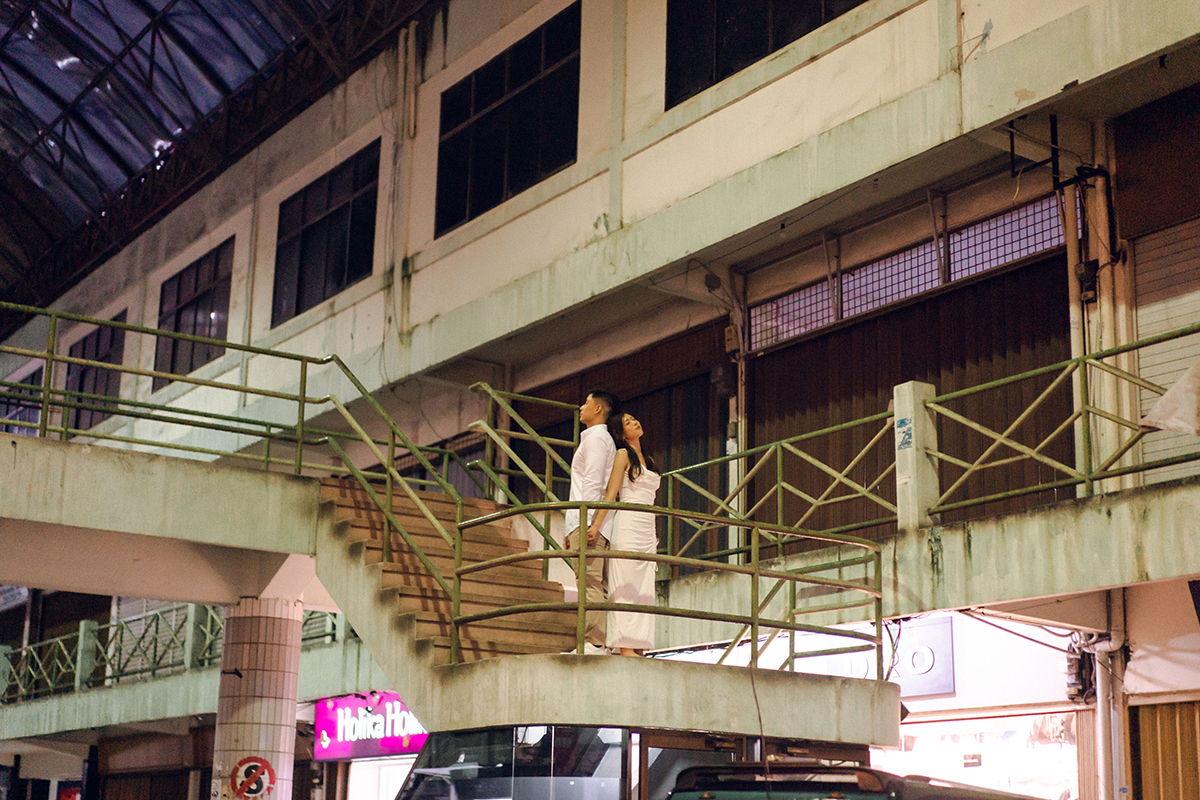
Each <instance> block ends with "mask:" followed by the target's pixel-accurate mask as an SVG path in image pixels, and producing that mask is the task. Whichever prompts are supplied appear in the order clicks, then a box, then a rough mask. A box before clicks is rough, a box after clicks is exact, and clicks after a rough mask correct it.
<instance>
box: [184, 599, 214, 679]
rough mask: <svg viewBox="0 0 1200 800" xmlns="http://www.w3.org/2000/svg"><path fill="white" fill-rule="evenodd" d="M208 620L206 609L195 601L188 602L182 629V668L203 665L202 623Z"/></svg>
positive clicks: (203, 636) (190, 668)
mask: <svg viewBox="0 0 1200 800" xmlns="http://www.w3.org/2000/svg"><path fill="white" fill-rule="evenodd" d="M207 620H208V609H207V608H205V607H204V606H201V605H197V604H195V603H188V607H187V619H186V621H185V622H184V629H183V668H184V669H185V670H193V669H200V667H202V666H204V664H203V663H201V662H203V660H204V650H205V644H207V642H206V641H205V638H206V637H205V632H204V623H205V622H207Z"/></svg>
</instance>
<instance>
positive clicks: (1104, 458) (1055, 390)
mask: <svg viewBox="0 0 1200 800" xmlns="http://www.w3.org/2000/svg"><path fill="white" fill-rule="evenodd" d="M1195 334H1200V324H1197V325H1190V326H1188V327H1186V328H1181V329H1179V330H1175V331H1171V332H1169V333H1164V334H1162V335H1159V336H1152V337H1148V338H1145V339H1141V340H1139V341H1136V342H1132V343H1130V344H1127V345H1122V346H1120V347H1113V348H1110V349H1108V350H1103V351H1100V352H1096V353H1092V354H1089V355H1086V356H1081V357H1079V358H1072V359H1069V360H1066V361H1061V362H1059V363H1057V364H1050V365H1048V366H1045V367H1041V368H1038V369H1034V370H1029V371H1028V372H1023V373H1021V374H1019V375H1013V376H1011V377H1006V378H1002V379H1000V380H995V381H990V382H988V383H984V384H981V385H979V386H973V387H971V388H968V389H963V390H961V391H957V392H950V393H947V394H944V395H941V396H939V397H935V398H933V399H932V400H930V401H928V402H927V403H926V404H925V405H926V408H928V409H930V410H931V411H933V412H934V413H935V414H937V415H938V416H940V417H942V418H943V419H944V420H945V423H944V424H956V425H960V426H963V427H964V428H966V429H967V430H969V431H971V432H973V433H974V434H976V435H978V436H979V437H980V438H981V439H982V441H983V442H985V443H986V444H985V446H984V447H983V448H982V449H981V450H980V452H979V453H978V455H976V456H975V457H974V458H969V457H968V458H961V457H957V456H954V455H951V454H949V453H946V452H943V451H941V450H940V449H939V450H929V451H928V454H929V455H930V456H932V457H934V458H935V459H937V460H939V461H940V462H942V463H944V464H948V465H951V466H952V467H955V468H957V469H959V470H960V472H959V474H958V475H957V477H955V478H954V479H953V480H951V481H950V484H949V486H947V487H945V488H944V489H943V490H942V491H941V495H940V497H939V498H938V500H937V502H936V503H935V504H934V505H933V506H932V507H931V508H930V513H931V514H936V513H939V512H944V511H951V510H955V509H962V508H970V507H974V506H979V505H982V504H985V503H991V502H996V501H1002V500H1008V499H1011V498H1016V497H1023V496H1026V495H1029V494H1034V493H1038V492H1044V491H1048V490H1053V489H1059V488H1064V487H1078V491H1079V493H1080V494H1081V495H1082V496H1085V497H1090V496H1092V495H1094V494H1095V493H1096V491H1097V486H1098V484H1100V483H1101V482H1102V481H1108V480H1112V479H1116V478H1121V477H1123V476H1127V475H1133V474H1137V473H1144V472H1148V471H1150V470H1155V469H1161V468H1163V467H1170V466H1176V465H1179V464H1185V463H1188V462H1192V461H1197V460H1200V449H1195V450H1192V451H1191V452H1186V453H1181V454H1176V455H1172V456H1169V457H1164V458H1153V459H1148V460H1147V459H1145V458H1143V457H1139V456H1138V448H1137V446H1138V445H1139V444H1140V443H1141V442H1142V441H1143V440H1144V439H1145V437H1146V436H1147V435H1148V434H1150V433H1151V432H1152V431H1151V429H1149V428H1146V427H1143V426H1142V425H1141V414H1140V411H1139V410H1138V409H1139V407H1140V402H1137V401H1136V400H1135V401H1133V402H1131V403H1130V402H1127V403H1125V404H1123V405H1124V406H1125V407H1126V411H1125V413H1124V415H1122V414H1120V413H1116V412H1115V411H1114V409H1113V408H1111V407H1110V408H1103V407H1102V406H1101V404H1100V402H1098V401H1097V399H1096V398H1097V396H1098V395H1099V394H1101V393H1102V392H1101V391H1098V385H1100V384H1102V382H1105V381H1107V382H1108V385H1107V386H1106V387H1104V390H1105V391H1106V392H1107V394H1108V395H1109V397H1110V399H1111V398H1113V397H1117V396H1119V395H1120V394H1122V393H1125V394H1126V395H1127V396H1128V395H1129V391H1127V390H1133V391H1134V392H1136V391H1137V390H1145V391H1147V392H1150V393H1151V394H1154V395H1160V396H1161V395H1162V394H1164V393H1165V392H1166V390H1167V387H1163V386H1159V385H1157V384H1155V383H1153V382H1151V381H1148V380H1146V379H1144V378H1142V377H1141V376H1140V375H1138V374H1137V372H1136V371H1135V369H1133V368H1132V364H1129V363H1126V364H1124V365H1122V362H1129V361H1132V360H1133V359H1132V358H1131V356H1132V355H1134V354H1137V353H1139V352H1140V351H1142V350H1144V349H1146V348H1148V347H1152V346H1154V345H1159V344H1164V343H1167V342H1171V341H1174V340H1177V339H1180V338H1183V337H1185V336H1191V335H1195ZM1034 383H1045V386H1044V387H1042V388H1040V389H1035V390H1030V391H1031V393H1036V396H1035V397H1034V398H1033V400H1032V401H1031V402H1029V403H1028V404H1027V405H1025V406H1024V407H1023V408H1021V409H1020V410H1019V412H1018V413H1017V414H1015V415H1014V416H1013V417H1012V419H1011V421H1010V422H1009V423H1008V424H1007V425H1006V427H1005V428H1004V429H1003V430H996V429H993V428H989V427H987V426H985V425H983V424H981V423H980V422H978V421H976V420H973V419H971V418H970V417H969V416H968V415H967V414H966V413H963V412H961V411H956V410H954V409H952V408H951V404H952V403H954V402H955V401H963V400H966V399H968V398H969V399H972V400H974V401H975V402H976V404H977V405H989V401H991V400H992V398H994V397H996V396H997V394H999V393H1003V392H1009V391H1011V390H1012V389H1013V388H1014V387H1021V386H1029V385H1031V384H1034ZM1067 393H1071V394H1073V401H1072V402H1070V403H1069V406H1070V411H1069V413H1068V414H1067V415H1066V416H1064V417H1062V418H1061V419H1054V420H1053V421H1052V423H1051V424H1052V426H1053V427H1052V428H1051V429H1050V430H1049V432H1048V433H1047V434H1046V435H1045V436H1042V437H1040V439H1038V441H1036V442H1034V443H1032V444H1031V443H1027V442H1022V441H1020V440H1019V439H1018V438H1017V437H1018V434H1019V433H1021V432H1023V431H1025V430H1027V429H1028V427H1029V423H1030V422H1031V420H1032V419H1034V417H1035V416H1036V415H1037V414H1038V412H1039V411H1041V410H1043V409H1045V408H1048V407H1049V406H1050V404H1051V402H1052V400H1053V399H1054V398H1055V397H1056V395H1057V396H1058V397H1059V399H1061V396H1062V395H1064V394H1067ZM990 405H993V406H994V405H996V403H990ZM1060 405H1061V403H1060ZM1110 405H1111V403H1110ZM1120 405H1122V404H1121V403H1118V404H1117V406H1120ZM1130 406H1132V408H1130ZM1043 417H1044V415H1043ZM1042 422H1043V423H1044V422H1045V420H1044V419H1043V420H1042ZM1102 427H1105V428H1107V431H1105V433H1107V436H1102V435H1101V428H1102ZM1070 434H1073V435H1074V438H1075V441H1074V455H1075V459H1074V462H1075V463H1073V464H1071V463H1066V462H1065V461H1063V460H1062V459H1060V458H1054V457H1052V456H1051V455H1050V454H1049V453H1048V452H1047V451H1048V450H1049V449H1050V447H1051V445H1053V444H1054V443H1055V442H1060V443H1061V442H1062V441H1063V440H1064V437H1066V436H1068V435H1070ZM1105 439H1107V448H1104V447H1102V446H1101V443H1102V442H1103V441H1104V440H1105ZM1022 462H1036V463H1037V464H1038V465H1040V466H1041V467H1043V468H1045V471H1048V472H1049V473H1051V474H1052V475H1056V476H1057V477H1055V478H1053V479H1052V480H1037V481H1033V482H1030V483H1029V484H1028V485H1024V486H1014V487H1011V488H1008V489H1006V490H1004V491H1001V492H989V493H986V494H970V492H969V490H970V483H969V482H970V480H971V479H972V478H976V477H980V476H982V475H983V474H984V473H986V472H987V471H988V470H994V469H997V468H1001V467H1005V466H1009V465H1014V464H1019V463H1022ZM1114 488H1120V487H1114ZM964 494H968V495H969V496H965V497H964V496H963V495H964Z"/></svg>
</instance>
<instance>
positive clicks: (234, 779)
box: [229, 756, 275, 800]
mask: <svg viewBox="0 0 1200 800" xmlns="http://www.w3.org/2000/svg"><path fill="white" fill-rule="evenodd" d="M229 788H231V789H233V796H234V797H236V798H238V799H239V800H258V798H260V797H266V796H268V795H269V794H270V793H271V792H272V791H273V790H274V789H275V768H274V767H272V766H271V762H270V761H267V760H266V759H265V758H263V757H262V756H250V757H248V758H243V759H242V760H241V761H239V762H238V763H237V766H236V767H234V768H233V774H232V775H230V776H229Z"/></svg>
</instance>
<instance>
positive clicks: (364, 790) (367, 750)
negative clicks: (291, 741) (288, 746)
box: [313, 691, 429, 800]
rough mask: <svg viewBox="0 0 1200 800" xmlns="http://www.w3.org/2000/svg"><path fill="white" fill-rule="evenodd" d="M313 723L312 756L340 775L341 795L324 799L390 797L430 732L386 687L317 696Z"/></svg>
mask: <svg viewBox="0 0 1200 800" xmlns="http://www.w3.org/2000/svg"><path fill="white" fill-rule="evenodd" d="M313 726H314V729H313V737H314V742H313V759H314V761H315V762H318V763H321V764H324V765H325V769H326V770H328V769H330V768H333V769H336V771H337V773H338V776H339V778H342V776H344V780H338V781H337V782H336V784H337V785H338V786H339V787H343V786H344V787H345V789H344V794H343V793H342V792H338V794H339V795H340V796H339V797H337V798H333V797H327V798H326V800H391V798H393V797H395V796H396V793H397V792H399V791H400V787H401V786H403V785H404V781H405V779H406V778H407V777H408V773H409V771H410V770H411V769H412V765H413V762H414V761H415V760H416V757H417V753H418V752H420V750H421V747H422V746H423V745H424V744H425V739H426V738H427V737H428V735H429V734H428V732H427V731H426V730H425V728H424V727H423V726H422V725H421V723H420V722H419V721H418V720H417V718H416V716H415V715H414V714H413V713H412V712H411V711H410V710H409V709H408V707H407V706H405V705H404V702H403V701H402V700H401V699H400V697H399V695H397V694H396V693H394V692H390V691H371V692H368V693H366V694H350V695H344V696H341V697H326V698H322V699H321V700H318V701H317V702H316V707H315V709H314V720H313ZM332 783H333V782H328V783H326V785H327V786H328V785H332Z"/></svg>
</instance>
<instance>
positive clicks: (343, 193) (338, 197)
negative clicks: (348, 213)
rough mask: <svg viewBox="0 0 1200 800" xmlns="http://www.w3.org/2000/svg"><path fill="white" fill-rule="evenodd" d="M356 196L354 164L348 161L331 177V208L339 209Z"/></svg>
mask: <svg viewBox="0 0 1200 800" xmlns="http://www.w3.org/2000/svg"><path fill="white" fill-rule="evenodd" d="M352 194H354V162H353V161H347V162H346V163H345V164H342V165H341V166H340V167H338V168H337V169H335V170H334V171H333V173H332V174H331V175H330V176H329V207H330V208H337V207H338V206H340V205H342V204H343V203H345V202H348V201H349V200H350V195H352Z"/></svg>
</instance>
